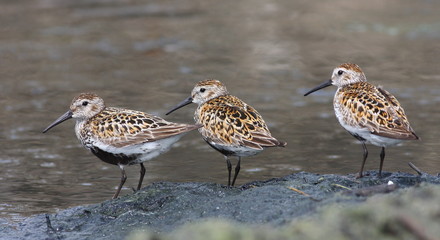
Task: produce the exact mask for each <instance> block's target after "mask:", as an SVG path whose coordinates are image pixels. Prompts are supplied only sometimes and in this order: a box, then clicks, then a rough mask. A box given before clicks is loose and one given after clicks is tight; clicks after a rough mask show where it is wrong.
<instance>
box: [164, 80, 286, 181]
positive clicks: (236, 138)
mask: <svg viewBox="0 0 440 240" xmlns="http://www.w3.org/2000/svg"><path fill="white" fill-rule="evenodd" d="M191 102H194V103H197V104H198V107H197V110H196V111H195V114H194V120H195V121H196V123H197V124H201V125H202V127H201V128H199V132H200V133H201V135H202V137H203V139H204V140H205V141H206V142H207V143H208V144H209V145H210V146H212V147H213V148H214V149H216V150H218V151H219V152H221V153H222V154H223V155H224V156H225V157H226V161H227V164H228V172H229V178H228V185H231V181H230V178H231V177H230V175H231V163H230V161H229V159H228V156H237V157H239V161H238V164H237V167H236V169H235V176H234V179H233V181H232V185H234V182H235V179H236V177H237V175H238V172H239V171H240V159H241V157H243V156H251V155H255V154H257V153H259V152H260V151H262V150H263V149H264V148H266V147H284V146H285V145H286V143H285V142H282V141H278V140H277V139H276V138H274V137H272V135H271V133H270V131H269V129H268V128H267V125H266V123H265V122H264V120H263V118H262V117H261V115H260V114H259V113H258V112H257V111H256V110H255V109H254V108H253V107H251V106H249V105H248V104H246V103H245V102H243V101H242V100H240V99H239V98H237V97H235V96H232V95H230V94H229V93H228V91H227V90H226V87H225V85H223V83H221V82H220V81H218V80H213V79H208V80H203V81H200V82H199V83H197V84H196V86H195V87H194V89H193V90H192V92H191V97H189V98H187V99H185V100H184V101H183V102H181V103H180V104H178V105H177V106H176V107H175V108H173V109H172V110H171V111H169V112H168V113H167V114H169V113H171V112H173V111H175V110H177V109H179V108H181V107H183V106H185V105H187V104H189V103H191Z"/></svg>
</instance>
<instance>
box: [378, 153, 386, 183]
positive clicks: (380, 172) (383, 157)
mask: <svg viewBox="0 0 440 240" xmlns="http://www.w3.org/2000/svg"><path fill="white" fill-rule="evenodd" d="M384 159H385V147H382V151H381V152H380V167H379V177H380V178H381V177H382V167H383V160H384Z"/></svg>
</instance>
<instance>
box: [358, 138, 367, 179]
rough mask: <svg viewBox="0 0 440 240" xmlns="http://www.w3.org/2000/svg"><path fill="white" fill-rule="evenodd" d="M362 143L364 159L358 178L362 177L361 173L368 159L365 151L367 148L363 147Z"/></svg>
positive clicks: (363, 143)
mask: <svg viewBox="0 0 440 240" xmlns="http://www.w3.org/2000/svg"><path fill="white" fill-rule="evenodd" d="M361 143H362V148H363V149H364V159H363V160H362V166H361V170H360V171H359V176H358V178H361V177H363V176H364V175H363V173H364V166H365V162H366V161H367V157H368V150H367V146H366V145H365V142H364V141H361Z"/></svg>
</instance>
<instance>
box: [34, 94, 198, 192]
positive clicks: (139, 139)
mask: <svg viewBox="0 0 440 240" xmlns="http://www.w3.org/2000/svg"><path fill="white" fill-rule="evenodd" d="M70 118H74V119H76V125H75V133H76V136H77V137H78V139H79V140H80V141H81V143H82V144H83V145H84V146H85V147H86V148H88V149H90V151H91V152H92V153H93V154H94V155H95V156H97V157H98V158H99V159H101V160H102V161H104V162H106V163H110V164H114V165H118V166H119V167H120V168H121V173H122V177H121V182H120V183H119V186H118V189H117V191H116V193H115V194H114V196H113V198H116V197H118V195H119V192H120V191H121V188H122V186H123V184H124V183H125V180H126V178H127V176H126V175H125V170H124V167H125V166H126V165H133V164H140V166H141V176H140V178H139V183H138V187H137V189H138V190H139V189H140V187H141V185H142V181H143V178H144V174H145V167H144V165H143V162H144V161H147V160H150V159H152V158H154V157H156V156H158V155H159V154H161V153H163V152H166V151H168V150H169V149H170V147H171V145H172V144H173V143H175V142H176V141H178V140H179V139H180V137H182V136H183V135H184V134H185V133H187V132H189V131H191V130H194V129H197V128H199V127H201V125H189V124H181V123H173V122H168V121H165V120H164V119H162V118H160V117H156V116H153V115H150V114H148V113H144V112H139V111H135V110H129V109H123V108H114V107H106V106H105V104H104V100H103V99H102V98H100V97H99V96H98V95H96V94H94V93H82V94H80V95H78V96H77V97H75V98H74V99H73V100H72V103H71V105H70V110H69V111H67V112H66V113H65V114H64V115H62V116H61V117H59V118H58V119H57V120H55V121H54V122H53V123H52V124H50V125H49V126H48V127H47V128H46V129H45V130H44V131H43V132H47V131H48V130H49V129H51V128H52V127H54V126H56V125H58V124H59V123H61V122H63V121H65V120H67V119H70Z"/></svg>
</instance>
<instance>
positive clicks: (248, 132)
mask: <svg viewBox="0 0 440 240" xmlns="http://www.w3.org/2000/svg"><path fill="white" fill-rule="evenodd" d="M195 119H196V122H198V123H201V124H202V125H203V127H202V128H200V129H199V131H200V133H201V134H202V136H203V138H204V139H205V140H207V141H209V142H214V143H216V144H222V145H230V146H246V147H249V148H253V149H262V148H263V147H273V146H284V143H281V142H279V141H278V140H277V139H275V138H273V137H272V136H271V134H270V132H269V129H268V128H267V126H266V123H265V122H264V120H263V118H262V117H261V115H260V114H259V113H258V112H257V111H256V110H255V109H254V108H252V107H251V106H249V105H247V104H246V103H244V102H242V101H241V100H240V99H238V98H237V97H234V96H231V95H225V96H220V97H217V98H214V99H211V100H209V101H207V102H206V103H204V104H202V105H200V106H199V107H198V109H197V111H196V115H195Z"/></svg>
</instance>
